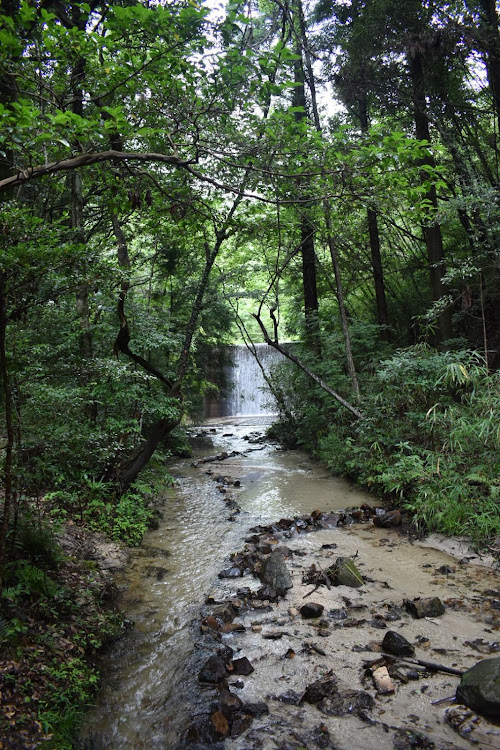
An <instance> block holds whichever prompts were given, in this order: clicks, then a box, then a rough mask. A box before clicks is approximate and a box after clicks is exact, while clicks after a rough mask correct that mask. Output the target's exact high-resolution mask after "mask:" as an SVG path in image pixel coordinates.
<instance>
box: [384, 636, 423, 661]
mask: <svg viewBox="0 0 500 750" xmlns="http://www.w3.org/2000/svg"><path fill="white" fill-rule="evenodd" d="M382 648H383V650H384V651H386V652H387V653H389V654H394V655H395V656H413V655H414V654H415V649H414V648H413V646H412V645H411V643H410V642H409V641H407V640H406V638H405V637H404V636H403V635H401V633H395V632H394V631H393V630H388V631H387V633H386V634H385V635H384V640H383V641H382Z"/></svg>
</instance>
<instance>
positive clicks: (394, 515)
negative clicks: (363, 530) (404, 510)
mask: <svg viewBox="0 0 500 750" xmlns="http://www.w3.org/2000/svg"><path fill="white" fill-rule="evenodd" d="M373 523H374V525H375V526H379V527H380V528H382V529H388V528H390V527H391V526H401V524H402V523H403V519H402V518H401V512H400V511H399V510H389V511H388V512H387V513H382V515H377V516H374V517H373Z"/></svg>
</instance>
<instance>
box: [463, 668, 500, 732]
mask: <svg viewBox="0 0 500 750" xmlns="http://www.w3.org/2000/svg"><path fill="white" fill-rule="evenodd" d="M456 699H457V701H458V702H459V703H464V704H465V705H466V706H468V707H469V708H472V709H473V710H474V711H477V713H479V714H485V715H487V716H495V717H496V718H498V717H499V716H500V657H496V658H494V659H483V660H482V661H479V662H478V663H477V664H474V666H473V667H471V669H468V670H467V672H465V674H463V675H462V679H461V681H460V685H459V686H458V688H457V693H456Z"/></svg>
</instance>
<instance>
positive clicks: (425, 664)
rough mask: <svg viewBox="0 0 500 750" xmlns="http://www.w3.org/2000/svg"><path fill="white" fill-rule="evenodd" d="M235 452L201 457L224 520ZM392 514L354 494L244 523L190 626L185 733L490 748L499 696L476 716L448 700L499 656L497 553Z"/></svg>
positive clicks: (244, 745)
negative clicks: (415, 535) (418, 535)
mask: <svg viewBox="0 0 500 750" xmlns="http://www.w3.org/2000/svg"><path fill="white" fill-rule="evenodd" d="M237 455H238V454H237V453H234V454H233V456H231V455H230V453H225V454H223V455H219V456H214V457H212V458H211V459H210V460H207V459H205V460H204V461H203V462H201V463H200V464H198V468H199V470H200V471H203V472H210V474H211V476H212V477H213V479H214V480H215V481H216V482H217V486H218V487H219V490H220V492H221V494H223V496H224V498H225V501H226V505H227V506H228V513H229V517H230V518H231V519H233V520H235V519H236V518H237V516H238V512H239V505H238V488H239V485H240V482H239V479H238V477H237V473H238V472H237V466H238V465H237ZM233 459H234V466H232V463H231V461H232V460H233ZM235 468H236V470H235ZM400 523H401V517H400V516H399V514H398V513H392V514H390V515H389V516H387V515H385V512H384V511H383V510H382V509H379V510H376V509H374V508H370V507H369V506H367V505H364V506H362V507H360V508H356V509H351V511H346V512H339V511H336V512H321V511H317V512H314V513H312V514H308V515H306V516H303V517H300V518H297V517H296V518H284V519H281V520H280V521H277V522H276V523H272V524H267V525H260V526H256V527H254V528H253V529H251V531H250V533H249V534H248V536H247V538H246V540H245V543H244V546H243V547H242V548H241V549H240V550H238V551H235V553H234V554H233V555H232V556H231V559H229V560H228V562H227V566H225V567H224V568H223V569H222V570H221V571H220V574H219V578H218V581H217V582H214V587H213V590H212V592H211V593H210V595H209V597H208V598H207V601H206V604H205V606H204V608H203V611H202V613H201V617H200V620H199V621H198V622H197V623H196V625H195V638H196V640H197V649H196V651H195V656H194V658H193V666H192V670H191V671H192V676H193V679H194V680H195V681H196V682H197V685H198V691H197V695H198V698H197V702H196V703H195V705H194V708H193V719H192V722H191V725H190V727H189V729H188V731H187V732H186V734H185V736H184V741H185V744H187V745H190V746H191V747H193V748H206V747H214V746H215V747H217V746H220V747H224V748H225V750H254V749H255V750H276V749H278V750H301V748H314V747H318V748H336V749H337V750H352V749H353V748H356V749H358V748H359V749H362V748H366V749H367V750H368V749H371V748H373V749H374V750H375V749H376V750H381V748H397V749H403V748H449V749H450V750H451V748H471V747H479V748H500V724H499V723H497V719H500V713H499V715H498V716H496V717H495V715H494V714H495V711H496V707H495V705H500V704H493V706H494V708H493V709H492V710H489V711H488V712H487V713H489V715H485V714H484V712H482V715H481V714H480V713H476V712H475V711H473V710H472V709H471V708H469V707H468V706H466V705H463V704H462V703H460V702H459V701H458V700H457V699H456V691H457V687H458V686H459V684H460V681H461V674H462V673H463V672H465V671H466V670H468V669H470V668H471V667H472V666H473V665H475V664H476V663H477V662H478V661H480V660H483V659H498V657H500V576H499V573H498V571H497V570H496V569H495V564H494V561H493V560H484V559H481V558H480V557H479V556H478V555H477V554H475V553H474V552H472V551H471V550H470V549H469V548H468V547H467V546H466V544H465V543H463V542H460V541H459V540H442V539H439V538H437V537H429V538H427V539H426V540H414V541H413V542H410V540H409V536H408V533H407V532H405V531H404V530H403V529H402V526H400V525H399V524H400ZM445 549H446V551H445ZM273 560H274V562H273ZM273 576H277V578H273ZM495 664H498V662H497V661H495ZM497 695H498V693H497ZM492 714H493V715H492Z"/></svg>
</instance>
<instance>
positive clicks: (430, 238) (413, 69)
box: [407, 41, 452, 341]
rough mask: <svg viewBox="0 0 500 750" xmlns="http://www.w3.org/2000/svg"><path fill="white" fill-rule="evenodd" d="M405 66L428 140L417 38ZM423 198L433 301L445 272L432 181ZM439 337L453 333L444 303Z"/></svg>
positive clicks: (422, 136)
mask: <svg viewBox="0 0 500 750" xmlns="http://www.w3.org/2000/svg"><path fill="white" fill-rule="evenodd" d="M407 61H408V69H409V73H410V80H411V84H412V96H413V110H414V118H415V135H416V137H417V139H418V140H420V141H423V140H425V141H428V143H431V134H430V130H429V119H428V116H427V103H426V91H425V76H424V60H423V53H422V51H421V49H420V47H419V42H418V41H417V42H416V43H415V44H414V45H413V47H412V48H411V49H408V50H407ZM421 165H422V166H431V167H435V162H434V159H433V158H432V156H430V155H429V156H428V157H426V158H425V159H422V160H421ZM421 179H422V182H423V183H425V182H427V181H428V179H429V175H428V173H427V172H426V171H425V170H422V175H421ZM426 198H427V200H428V202H429V204H430V206H431V210H430V215H429V220H428V221H426V223H425V224H424V227H423V232H424V237H425V244H426V248H427V262H428V266H429V280H430V291H431V298H432V301H433V302H438V301H439V300H440V299H441V298H442V297H443V296H444V295H445V294H446V287H445V285H444V284H443V281H442V279H443V275H444V272H445V264H444V248H443V237H442V234H441V226H440V224H439V223H438V221H437V220H436V219H435V213H436V211H437V208H438V199H437V192H436V186H435V185H434V184H431V186H430V187H429V189H428V191H427V195H426ZM438 325H439V332H438V340H439V341H444V340H445V339H448V338H450V337H451V335H452V326H451V310H450V308H449V307H447V308H446V309H445V310H443V311H442V312H441V313H440V314H439V316H438Z"/></svg>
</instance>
